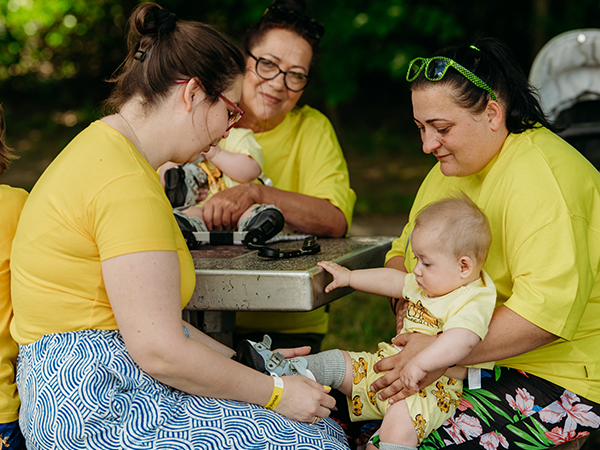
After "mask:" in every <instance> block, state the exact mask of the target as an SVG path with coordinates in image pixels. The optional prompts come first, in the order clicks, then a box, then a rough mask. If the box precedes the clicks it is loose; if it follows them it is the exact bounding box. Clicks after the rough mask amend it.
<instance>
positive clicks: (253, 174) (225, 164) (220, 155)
mask: <svg viewBox="0 0 600 450" xmlns="http://www.w3.org/2000/svg"><path fill="white" fill-rule="evenodd" d="M202 155H203V156H204V157H205V158H206V159H208V160H209V161H212V162H213V164H214V165H215V166H217V167H218V168H219V170H221V172H223V173H224V174H225V175H227V176H228V177H229V178H231V179H232V180H234V181H237V182H238V183H250V182H251V181H254V180H255V179H257V178H258V176H259V175H260V173H261V172H262V170H261V168H260V165H259V164H258V163H257V162H256V161H254V159H252V158H251V157H250V156H248V155H244V154H243V153H233V152H229V151H227V150H223V149H222V148H221V147H219V146H218V145H214V146H211V147H210V149H209V150H208V151H207V152H204V153H202Z"/></svg>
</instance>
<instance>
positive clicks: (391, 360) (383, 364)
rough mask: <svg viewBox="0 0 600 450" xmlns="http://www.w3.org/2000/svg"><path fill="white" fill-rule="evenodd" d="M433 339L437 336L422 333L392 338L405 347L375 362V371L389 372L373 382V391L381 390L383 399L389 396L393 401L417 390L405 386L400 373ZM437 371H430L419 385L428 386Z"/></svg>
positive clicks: (394, 342)
mask: <svg viewBox="0 0 600 450" xmlns="http://www.w3.org/2000/svg"><path fill="white" fill-rule="evenodd" d="M433 341H435V336H428V335H425V334H421V333H406V334H401V335H400V336H396V337H395V338H394V339H392V343H393V344H394V345H397V346H399V347H403V348H402V351H401V352H400V353H397V354H396V355H393V356H388V357H387V358H384V359H382V360H381V361H379V362H378V363H377V364H375V366H374V369H375V372H385V371H389V372H388V373H386V374H385V375H384V376H382V377H381V378H379V379H377V380H375V381H374V382H373V384H371V391H372V392H379V391H381V392H379V393H378V397H379V398H380V399H381V400H385V399H387V398H389V399H390V400H392V402H393V401H399V400H402V399H404V398H406V397H408V396H409V395H411V394H414V393H415V392H416V391H414V390H411V389H409V388H407V387H405V386H404V384H403V383H402V382H401V381H400V373H401V372H402V369H403V368H404V366H406V364H407V363H408V361H410V360H411V359H412V358H413V357H415V356H416V355H417V354H418V353H419V352H420V351H421V350H423V349H424V348H426V347H428V346H429V345H430V344H431V343H432V342H433ZM436 373H437V372H432V373H429V374H428V375H427V376H425V377H424V378H423V380H422V382H420V383H419V385H422V386H426V385H427V383H430V382H432V381H434V380H435V379H436V378H433V376H434V375H435V374H436ZM443 373H444V371H443V370H442V371H441V373H440V374H439V375H438V376H437V378H439V376H441V375H442V374H443Z"/></svg>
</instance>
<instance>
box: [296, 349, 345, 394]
mask: <svg viewBox="0 0 600 450" xmlns="http://www.w3.org/2000/svg"><path fill="white" fill-rule="evenodd" d="M305 358H306V361H307V362H308V370H310V371H311V372H312V373H313V375H314V376H315V378H316V379H317V381H318V382H319V383H321V384H323V385H325V386H331V387H332V388H334V389H337V388H339V387H340V385H341V384H342V381H344V376H345V375H346V360H345V359H344V354H343V353H342V351H341V350H326V351H324V352H321V353H317V354H316V355H307V356H305Z"/></svg>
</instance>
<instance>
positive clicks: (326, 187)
mask: <svg viewBox="0 0 600 450" xmlns="http://www.w3.org/2000/svg"><path fill="white" fill-rule="evenodd" d="M323 33H324V27H323V25H322V24H321V23H319V22H317V21H316V20H314V19H312V18H311V17H309V16H308V15H306V14H305V13H304V9H303V2H299V1H293V0H291V1H290V0H288V1H285V0H284V1H281V0H279V1H275V2H274V3H273V4H272V5H271V6H269V8H268V9H267V10H266V11H265V13H264V14H263V16H262V17H261V19H260V20H259V21H258V22H256V23H255V24H254V25H253V26H251V27H250V28H249V30H248V31H247V33H246V35H245V38H244V50H245V53H246V68H247V73H246V76H245V78H244V85H243V89H242V98H241V100H240V107H241V109H242V110H244V115H243V117H242V118H241V120H240V121H239V122H238V123H237V124H236V127H241V128H248V129H251V130H252V131H253V132H254V135H255V137H256V140H257V141H258V143H259V144H260V145H261V146H262V149H263V154H264V173H265V174H266V175H267V177H269V178H270V179H271V180H272V181H273V186H267V185H263V184H256V183H247V184H241V185H238V186H234V187H232V188H230V189H227V190H225V191H222V192H219V193H217V194H215V195H214V196H213V197H212V198H210V199H209V200H208V201H207V202H206V203H204V206H203V218H204V222H205V223H206V225H207V226H208V227H209V229H221V228H226V229H227V228H231V227H232V225H234V224H235V223H236V222H237V220H238V218H239V216H240V215H241V214H242V212H243V211H245V210H246V209H247V208H248V207H250V206H251V205H253V204H256V203H258V204H271V205H275V206H276V207H278V208H279V209H280V210H281V212H282V213H283V216H284V217H285V221H286V223H287V225H288V226H289V227H290V228H291V229H293V230H295V231H298V232H301V233H308V234H314V235H317V236H329V237H342V236H344V235H345V234H346V233H347V232H348V228H349V227H350V222H351V218H352V211H353V208H354V202H355V200H356V195H355V193H354V191H353V190H352V189H351V188H350V183H349V177H348V169H347V165H346V161H345V159H344V155H343V153H342V150H341V148H340V145H339V142H338V139H337V137H336V134H335V131H334V129H333V127H332V125H331V123H330V122H329V120H328V119H327V118H326V117H325V116H324V115H323V114H321V113H320V112H319V111H317V110H315V109H313V108H311V107H310V106H303V107H297V106H296V104H297V103H298V100H299V99H300V97H301V96H302V93H303V92H304V89H306V87H307V86H308V84H309V82H310V77H311V69H312V68H313V66H314V63H315V58H316V54H317V47H318V44H319V41H320V40H321V38H322V36H323ZM327 326H328V316H327V313H326V311H325V308H320V309H318V310H316V311H311V312H308V313H250V312H241V313H238V314H237V331H238V336H237V337H238V338H239V337H240V336H239V334H243V335H244V336H243V337H244V338H249V339H252V340H254V341H258V342H260V341H262V336H263V334H264V332H268V333H269V334H270V335H271V337H272V338H273V342H274V343H273V345H274V347H276V348H277V347H296V346H299V345H310V346H311V347H312V349H313V351H318V350H319V348H320V345H321V341H322V339H323V336H324V335H325V333H326V331H327Z"/></svg>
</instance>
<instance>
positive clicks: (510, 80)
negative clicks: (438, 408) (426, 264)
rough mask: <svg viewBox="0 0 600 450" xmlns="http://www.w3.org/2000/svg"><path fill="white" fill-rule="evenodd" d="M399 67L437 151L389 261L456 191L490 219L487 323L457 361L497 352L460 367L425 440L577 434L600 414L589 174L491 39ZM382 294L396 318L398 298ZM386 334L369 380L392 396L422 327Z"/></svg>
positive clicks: (598, 205) (449, 443) (455, 443)
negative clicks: (419, 222)
mask: <svg viewBox="0 0 600 450" xmlns="http://www.w3.org/2000/svg"><path fill="white" fill-rule="evenodd" d="M407 80H408V81H409V82H410V83H411V90H412V102H413V112H414V120H415V124H416V125H417V128H418V129H419V132H420V134H421V137H422V140H423V151H424V152H425V153H432V154H433V155H434V156H435V157H436V158H437V159H438V161H439V163H438V164H437V165H436V166H435V167H434V168H433V169H432V170H431V172H430V173H429V174H428V176H427V177H426V179H425V181H424V182H423V184H422V186H421V188H420V190H419V192H418V194H417V197H416V199H415V203H414V205H413V207H412V210H411V214H410V219H409V223H408V224H407V226H406V228H405V229H404V232H403V234H402V236H401V237H400V238H399V239H398V240H397V241H395V243H394V245H393V247H392V250H391V251H390V253H389V254H388V256H387V266H388V267H393V268H400V269H402V270H408V271H410V270H412V269H413V267H414V266H415V264H416V260H415V258H414V256H413V253H412V249H411V247H410V233H411V230H412V229H413V226H414V218H415V215H416V214H417V213H418V211H419V210H420V209H421V208H422V207H424V206H425V205H427V204H429V203H430V202H432V201H435V200H438V199H440V198H444V197H447V196H448V195H451V194H454V193H456V192H459V191H463V192H464V193H466V194H467V195H469V196H470V197H471V198H472V199H473V200H474V201H475V203H477V205H478V206H479V207H480V208H481V209H482V211H483V212H484V213H485V214H486V215H487V217H488V218H489V221H490V225H491V228H492V246H491V249H490V252H489V257H488V260H487V262H486V264H485V266H484V269H485V270H486V271H487V272H488V274H489V275H490V276H491V278H492V279H493V280H494V282H495V284H496V288H497V292H498V297H497V304H496V310H495V313H494V316H493V318H492V321H491V323H490V327H489V332H488V334H487V336H486V337H485V339H484V340H483V341H481V342H480V343H479V344H478V345H477V346H476V347H475V348H474V350H473V351H472V352H471V354H470V355H469V356H468V357H466V358H465V359H464V360H463V361H462V364H464V365H474V364H478V363H484V362H490V361H495V369H494V370H490V371H487V370H481V372H480V373H479V372H478V371H473V372H472V373H470V374H469V377H468V383H469V384H470V385H471V388H470V389H465V391H464V395H463V400H462V402H461V404H460V406H459V407H458V409H457V410H456V412H455V414H454V416H453V418H451V419H450V420H449V421H448V422H446V424H444V426H442V427H441V428H440V429H439V430H438V431H437V433H434V434H432V435H431V436H430V437H429V438H427V439H426V440H425V441H424V442H423V443H422V445H427V446H428V447H427V448H441V447H459V448H475V447H477V448H479V446H483V447H485V448H500V446H502V447H503V448H513V447H515V448H517V447H523V448H549V447H552V446H554V445H557V444H560V443H562V442H565V441H569V440H572V439H575V438H578V437H582V436H586V435H588V434H589V433H590V432H591V431H594V430H597V429H598V428H599V427H600V404H599V403H600V371H599V370H598V367H600V352H599V351H598V349H599V348H600V322H599V321H598V317H600V274H599V272H600V174H599V173H598V171H597V170H596V169H595V168H594V167H593V166H592V165H591V164H590V163H589V162H588V161H587V160H586V159H585V158H584V157H583V156H582V155H581V154H580V153H578V152H577V150H575V149H574V148H573V147H571V146H570V145H569V144H567V143H566V142H565V141H563V140H562V139H561V138H560V137H558V136H557V135H556V134H555V133H554V132H553V128H552V126H551V124H549V123H548V121H547V120H546V118H545V117H544V114H543V112H542V110H541V108H540V105H539V103H538V100H537V98H536V97H535V95H534V93H533V91H532V90H531V88H530V86H529V85H528V83H527V79H526V77H525V75H524V74H523V72H522V71H521V70H520V68H519V66H518V65H517V64H516V62H515V61H514V59H513V58H512V56H511V55H510V53H509V51H508V50H507V49H506V48H505V46H504V45H503V44H501V43H500V42H498V41H497V40H494V39H482V40H480V41H479V42H476V43H475V44H474V45H472V46H455V47H450V48H447V49H444V50H442V51H440V52H437V53H435V55H434V56H433V57H432V58H416V59H415V60H413V61H412V62H411V63H410V65H409V69H408V74H407ZM392 304H393V305H396V310H395V311H394V312H395V314H396V316H397V319H398V320H401V318H402V316H403V307H404V302H403V301H394V302H392ZM433 339H435V337H434V338H433ZM393 342H394V344H396V345H399V346H403V347H404V348H403V350H402V351H401V352H400V353H399V354H398V355H396V356H393V357H390V358H386V359H384V360H382V361H380V362H379V363H378V364H377V365H376V370H377V371H380V372H384V371H388V370H389V372H388V373H387V374H385V375H383V377H382V378H380V379H379V380H378V381H376V382H375V383H373V385H372V387H371V388H372V390H373V392H378V391H380V390H381V392H379V394H378V395H380V396H381V397H382V398H388V397H389V398H390V399H392V400H394V399H397V400H399V399H402V398H405V397H407V396H408V395H410V394H411V393H412V392H410V390H409V389H407V388H405V387H404V386H402V385H401V383H400V382H399V381H398V376H399V375H398V374H399V373H401V372H402V370H403V367H404V365H405V362H406V361H407V360H409V359H410V358H411V357H412V356H413V355H414V354H415V353H416V352H418V351H419V350H420V349H422V348H424V347H426V346H427V345H428V344H429V343H430V342H431V340H430V338H428V337H424V336H420V335H416V334H411V335H406V334H403V335H402V336H399V337H397V338H394V340H393ZM442 372H443V370H442ZM439 375H441V374H440V373H430V374H427V375H426V376H425V378H423V380H422V382H421V383H420V384H419V386H421V385H423V386H425V385H427V384H428V383H429V382H430V381H431V380H432V379H435V378H436V377H438V376H439ZM465 384H467V383H465ZM477 384H480V385H481V388H477ZM426 394H427V395H429V393H428V392H427V393H426Z"/></svg>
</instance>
